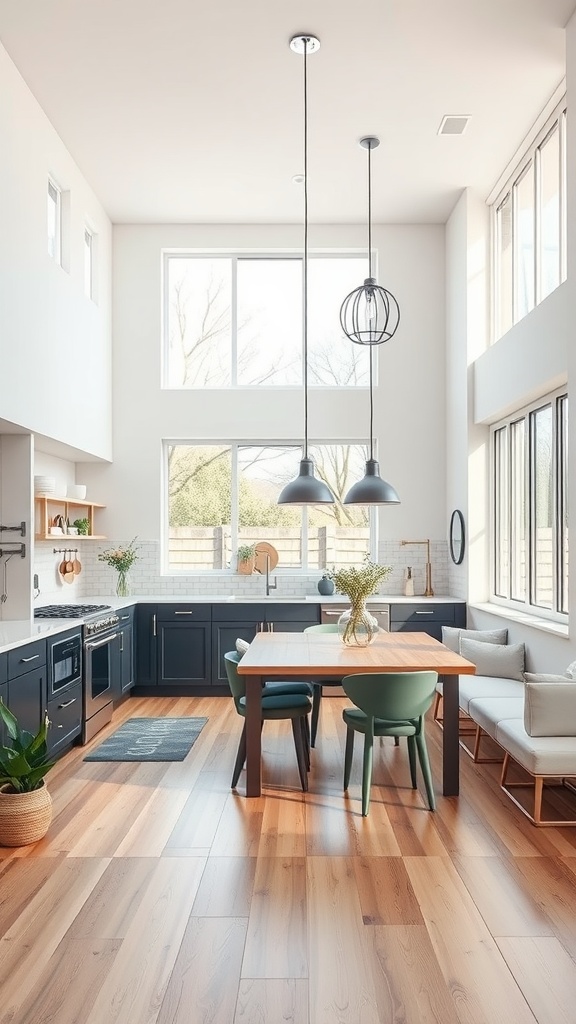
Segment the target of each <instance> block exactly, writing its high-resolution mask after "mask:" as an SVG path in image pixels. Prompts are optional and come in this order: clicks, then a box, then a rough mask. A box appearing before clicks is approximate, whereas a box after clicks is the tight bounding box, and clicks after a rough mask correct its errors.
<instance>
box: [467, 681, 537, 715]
mask: <svg viewBox="0 0 576 1024" xmlns="http://www.w3.org/2000/svg"><path fill="white" fill-rule="evenodd" d="M479 697H521V698H522V699H524V683H521V682H520V681H519V680H517V679H505V678H499V677H498V676H460V696H459V704H460V707H461V708H462V710H463V711H465V712H466V713H467V714H469V712H468V705H469V703H470V701H471V700H474V699H475V698H479Z"/></svg>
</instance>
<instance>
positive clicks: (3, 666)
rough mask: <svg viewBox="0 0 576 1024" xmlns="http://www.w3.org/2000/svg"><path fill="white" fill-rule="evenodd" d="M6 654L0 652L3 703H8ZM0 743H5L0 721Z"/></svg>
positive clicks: (4, 734) (0, 693) (0, 679)
mask: <svg viewBox="0 0 576 1024" xmlns="http://www.w3.org/2000/svg"><path fill="white" fill-rule="evenodd" d="M7 679H8V655H7V654H0V697H1V698H2V700H3V701H4V703H5V704H8V684H7V682H6V680H7ZM0 745H2V746H5V745H6V733H5V731H4V725H3V723H2V722H0Z"/></svg>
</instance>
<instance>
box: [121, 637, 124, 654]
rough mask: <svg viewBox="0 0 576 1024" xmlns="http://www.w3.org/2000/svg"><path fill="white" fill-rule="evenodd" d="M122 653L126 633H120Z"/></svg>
mask: <svg viewBox="0 0 576 1024" xmlns="http://www.w3.org/2000/svg"><path fill="white" fill-rule="evenodd" d="M120 654H124V633H120Z"/></svg>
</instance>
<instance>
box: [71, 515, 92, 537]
mask: <svg viewBox="0 0 576 1024" xmlns="http://www.w3.org/2000/svg"><path fill="white" fill-rule="evenodd" d="M72 525H73V526H75V527H76V529H77V530H78V534H79V536H80V537H87V536H88V533H89V531H90V520H89V519H75V520H74V522H73V524H72Z"/></svg>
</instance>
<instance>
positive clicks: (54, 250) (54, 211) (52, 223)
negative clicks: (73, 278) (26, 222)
mask: <svg viewBox="0 0 576 1024" xmlns="http://www.w3.org/2000/svg"><path fill="white" fill-rule="evenodd" d="M47 213H48V255H49V256H51V257H52V259H53V260H54V261H55V262H56V263H58V264H61V263H62V193H61V191H60V189H59V188H58V186H57V185H56V184H55V183H54V182H53V181H52V180H51V179H50V178H49V179H48V207H47Z"/></svg>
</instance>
